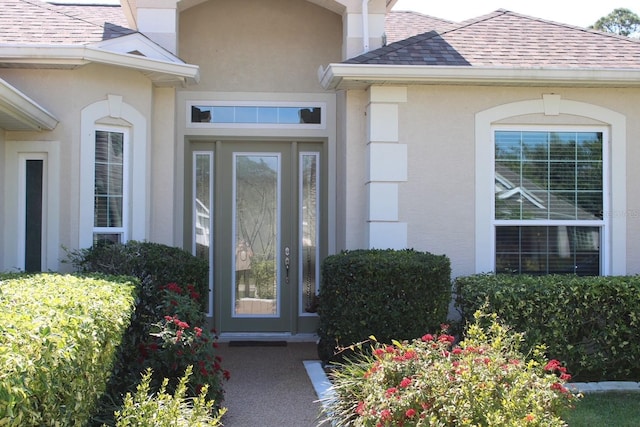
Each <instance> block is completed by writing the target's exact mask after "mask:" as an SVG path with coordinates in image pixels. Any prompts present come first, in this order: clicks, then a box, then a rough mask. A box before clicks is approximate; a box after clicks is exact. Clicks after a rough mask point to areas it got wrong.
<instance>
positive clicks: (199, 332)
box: [193, 326, 202, 338]
mask: <svg viewBox="0 0 640 427" xmlns="http://www.w3.org/2000/svg"><path fill="white" fill-rule="evenodd" d="M193 330H194V331H195V332H196V337H198V338H200V336H201V335H202V328H198V327H197V326H196V327H195V328H193Z"/></svg>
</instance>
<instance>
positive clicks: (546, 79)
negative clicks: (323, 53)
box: [318, 63, 640, 90]
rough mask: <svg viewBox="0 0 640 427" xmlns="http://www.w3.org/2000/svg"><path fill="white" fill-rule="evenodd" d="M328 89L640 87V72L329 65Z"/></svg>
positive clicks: (324, 73)
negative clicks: (391, 86) (398, 86)
mask: <svg viewBox="0 0 640 427" xmlns="http://www.w3.org/2000/svg"><path fill="white" fill-rule="evenodd" d="M318 77H319V79H320V83H321V85H322V86H323V87H324V88H325V89H330V90H335V89H364V88H367V87H369V86H371V85H374V84H403V85H428V84H454V85H464V84H472V85H493V86H501V85H518V86H523V85H528V86H572V87H593V86H600V87H601V86H605V87H633V86H636V87H640V69H605V68H588V69H587V68H551V67H530V68H524V67H522V68H515V67H479V66H430V65H382V64H342V63H337V64H329V65H328V66H327V68H325V69H323V68H321V69H320V70H319V73H318Z"/></svg>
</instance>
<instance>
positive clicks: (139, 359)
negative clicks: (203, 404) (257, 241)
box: [69, 241, 229, 425]
mask: <svg viewBox="0 0 640 427" xmlns="http://www.w3.org/2000/svg"><path fill="white" fill-rule="evenodd" d="M69 258H70V262H71V263H72V264H73V265H74V266H75V267H76V268H78V269H80V270H81V271H100V272H104V273H112V274H113V273H117V274H126V275H132V276H134V277H138V278H139V279H140V282H141V287H140V292H139V294H140V297H139V299H138V301H137V305H136V311H135V314H134V316H133V321H132V324H131V327H130V328H129V330H128V332H127V335H126V338H127V339H126V341H125V342H124V343H123V346H122V348H121V352H120V358H119V360H118V364H117V365H116V367H115V369H114V375H113V378H114V380H113V381H112V382H111V383H110V387H109V395H108V396H107V398H105V399H104V401H103V405H102V410H101V413H100V414H97V415H96V417H95V419H94V423H95V424H96V425H100V424H102V423H111V422H112V416H113V409H114V408H116V407H118V406H119V405H120V403H121V399H122V397H123V396H124V394H125V393H126V392H131V391H133V390H134V387H135V386H136V384H137V383H138V381H139V378H140V373H141V372H144V371H145V370H146V369H147V368H152V369H153V371H154V372H155V373H156V375H157V376H159V378H163V377H164V378H167V379H168V383H167V387H168V390H169V391H173V390H174V389H175V387H177V385H178V383H179V377H180V375H182V372H184V369H185V368H186V367H187V366H188V365H190V364H192V365H195V366H196V370H195V372H194V374H193V377H194V378H193V380H194V381H193V382H192V383H191V384H190V386H189V388H188V389H187V393H188V394H189V395H191V396H195V395H197V394H198V392H199V390H200V388H201V386H202V385H203V384H205V383H206V384H209V387H208V391H207V397H208V398H209V399H211V400H214V401H216V403H217V404H218V403H220V402H222V400H223V387H222V380H223V379H224V377H225V376H226V377H228V375H229V374H228V372H225V371H223V370H222V368H221V366H220V361H221V360H220V358H219V357H218V356H216V354H215V352H216V346H217V343H216V340H217V336H216V335H215V331H209V330H208V329H207V328H206V327H205V326H204V324H205V322H206V319H205V316H204V307H205V302H204V298H203V297H202V296H203V295H208V274H209V273H208V272H209V268H208V265H207V262H206V261H204V260H202V259H200V258H197V257H195V256H193V255H191V254H189V253H188V252H186V251H184V250H182V249H179V248H172V247H169V246H165V245H161V244H157V243H147V242H144V243H141V242H135V241H130V242H127V243H126V244H124V245H113V244H111V245H98V246H95V247H92V248H89V249H82V250H79V251H75V252H71V253H70V255H69ZM150 386H151V387H152V388H153V389H154V390H155V389H158V388H159V387H160V386H161V381H160V380H159V379H151V380H150Z"/></svg>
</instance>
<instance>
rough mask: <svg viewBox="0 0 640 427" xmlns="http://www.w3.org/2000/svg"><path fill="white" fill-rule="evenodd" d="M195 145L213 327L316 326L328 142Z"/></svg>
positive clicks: (200, 244)
mask: <svg viewBox="0 0 640 427" xmlns="http://www.w3.org/2000/svg"><path fill="white" fill-rule="evenodd" d="M190 146H191V154H192V159H193V162H192V163H193V167H192V177H193V178H192V180H191V181H192V183H193V188H194V192H193V194H194V198H193V199H194V200H193V204H192V206H193V207H192V210H193V212H192V215H191V216H192V218H193V224H194V226H193V227H192V228H193V233H192V236H193V243H194V245H193V248H194V250H195V253H196V254H199V255H200V256H203V257H207V258H208V259H209V260H210V265H211V282H212V301H211V308H212V310H211V311H210V314H211V315H212V316H213V318H214V322H215V326H216V327H217V328H218V330H219V331H220V332H221V333H292V334H296V333H311V332H314V331H315V323H316V320H317V319H316V316H315V303H316V293H317V290H318V276H319V274H318V273H319V271H318V267H319V262H318V260H319V258H320V246H321V241H322V238H321V231H322V229H323V226H322V223H321V217H322V215H321V211H322V209H321V206H322V202H321V192H320V191H319V189H320V187H321V186H320V181H321V175H322V174H321V170H322V163H321V159H322V148H323V145H322V144H321V143H308V142H305V143H300V142H288V141H287V142H273V141H270V142H263V141H255V142H237V141H229V142H215V143H211V142H193V143H192V144H191V145H190ZM205 172H206V173H205ZM205 247H206V249H205Z"/></svg>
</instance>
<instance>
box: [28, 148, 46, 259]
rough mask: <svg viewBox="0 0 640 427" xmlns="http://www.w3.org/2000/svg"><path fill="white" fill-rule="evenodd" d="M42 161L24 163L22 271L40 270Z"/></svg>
mask: <svg viewBox="0 0 640 427" xmlns="http://www.w3.org/2000/svg"><path fill="white" fill-rule="evenodd" d="M43 165H44V161H43V160H27V162H26V180H27V185H26V187H27V191H26V207H25V212H26V215H25V223H26V226H25V228H26V229H25V254H24V270H25V271H27V272H34V271H41V270H42V194H43V193H42V174H43Z"/></svg>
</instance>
